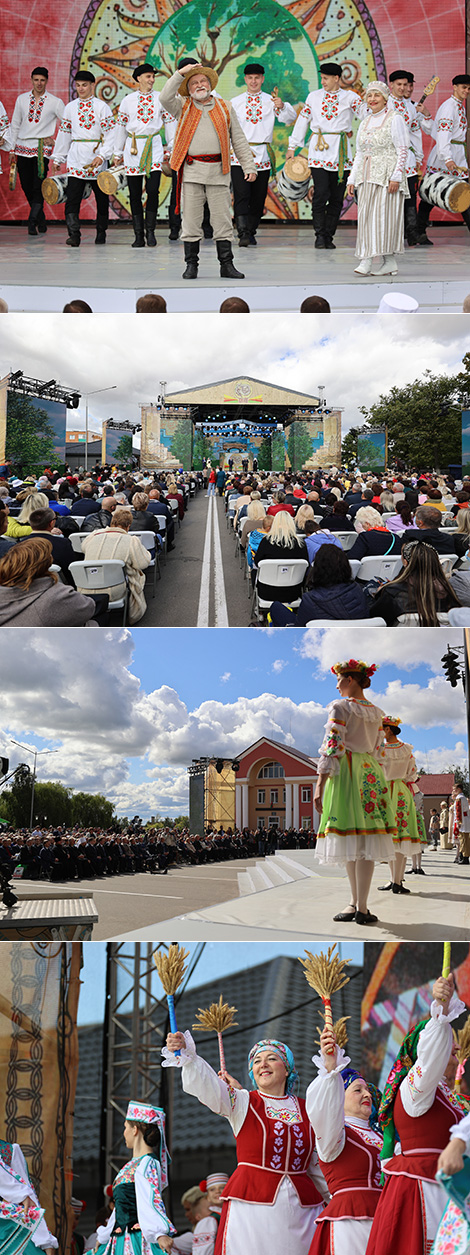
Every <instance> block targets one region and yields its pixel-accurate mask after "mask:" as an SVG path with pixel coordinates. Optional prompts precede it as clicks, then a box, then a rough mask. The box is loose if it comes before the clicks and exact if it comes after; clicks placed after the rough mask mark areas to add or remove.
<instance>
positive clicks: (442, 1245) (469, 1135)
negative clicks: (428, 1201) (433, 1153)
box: [432, 1114, 470, 1255]
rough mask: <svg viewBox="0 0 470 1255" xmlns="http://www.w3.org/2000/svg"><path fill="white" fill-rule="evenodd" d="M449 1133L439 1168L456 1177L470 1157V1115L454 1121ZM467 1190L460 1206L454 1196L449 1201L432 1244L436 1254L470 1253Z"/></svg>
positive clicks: (440, 1170) (434, 1254) (449, 1175)
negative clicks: (448, 1140) (458, 1122)
mask: <svg viewBox="0 0 470 1255" xmlns="http://www.w3.org/2000/svg"><path fill="white" fill-rule="evenodd" d="M449 1132H450V1142H449V1144H448V1145H447V1146H446V1148H445V1150H443V1151H442V1154H441V1155H440V1156H439V1160H438V1164H437V1167H438V1171H439V1172H443V1173H444V1174H445V1176H447V1177H453V1176H455V1175H456V1173H457V1172H462V1171H463V1169H464V1167H465V1160H464V1156H465V1158H466V1159H468V1158H470V1114H469V1115H466V1116H464V1118H463V1120H461V1121H460V1124H454V1125H453V1126H452V1128H451V1129H449ZM466 1189H467V1187H466V1186H465V1188H464V1189H462V1190H461V1200H462V1206H461V1207H460V1206H459V1205H458V1204H457V1202H456V1201H455V1199H454V1198H451V1199H450V1200H449V1202H448V1203H447V1207H446V1209H445V1212H444V1215H443V1216H442V1219H441V1222H440V1225H439V1228H438V1230H437V1234H436V1238H435V1240H434V1243H433V1248H432V1252H433V1255H470V1215H469V1210H468V1203H467V1200H466V1198H465V1193H466ZM464 1198H465V1201H464Z"/></svg>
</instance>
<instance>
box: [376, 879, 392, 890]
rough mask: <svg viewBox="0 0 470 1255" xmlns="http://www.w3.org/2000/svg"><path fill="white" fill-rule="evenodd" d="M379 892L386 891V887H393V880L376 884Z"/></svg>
mask: <svg viewBox="0 0 470 1255" xmlns="http://www.w3.org/2000/svg"><path fill="white" fill-rule="evenodd" d="M377 888H378V889H379V891H380V892H381V893H386V892H387V890H388V889H393V881H391V880H390V881H389V883H388V885H377Z"/></svg>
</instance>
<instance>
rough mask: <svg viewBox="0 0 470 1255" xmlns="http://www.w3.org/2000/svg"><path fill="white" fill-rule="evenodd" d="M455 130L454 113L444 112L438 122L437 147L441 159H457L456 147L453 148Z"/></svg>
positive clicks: (445, 160)
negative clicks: (452, 141) (452, 140)
mask: <svg viewBox="0 0 470 1255" xmlns="http://www.w3.org/2000/svg"><path fill="white" fill-rule="evenodd" d="M453 131H454V119H453V117H452V114H447V115H446V114H443V115H442V116H441V117H440V118H439V121H438V123H437V134H436V147H437V152H438V156H439V158H440V160H441V161H444V162H445V163H447V162H448V161H454V160H455V149H454V150H452V145H451V139H452V136H453Z"/></svg>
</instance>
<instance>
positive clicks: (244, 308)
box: [219, 296, 250, 314]
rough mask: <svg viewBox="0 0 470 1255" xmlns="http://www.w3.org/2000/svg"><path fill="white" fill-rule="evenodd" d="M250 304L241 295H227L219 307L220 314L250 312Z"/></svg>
mask: <svg viewBox="0 0 470 1255" xmlns="http://www.w3.org/2000/svg"><path fill="white" fill-rule="evenodd" d="M249 312H250V306H249V305H247V303H246V301H244V300H243V298H242V297H241V296H227V297H226V298H225V301H222V304H221V306H220V308H219V314H249Z"/></svg>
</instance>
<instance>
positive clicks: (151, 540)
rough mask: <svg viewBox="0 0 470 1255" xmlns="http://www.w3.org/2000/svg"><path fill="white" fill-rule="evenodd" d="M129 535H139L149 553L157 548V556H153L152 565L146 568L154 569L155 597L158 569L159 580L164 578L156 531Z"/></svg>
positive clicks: (147, 569) (148, 569) (130, 533)
mask: <svg viewBox="0 0 470 1255" xmlns="http://www.w3.org/2000/svg"><path fill="white" fill-rule="evenodd" d="M129 536H138V537H139V540H140V542H141V544H142V545H143V546H144V549H148V551H149V553H151V552H152V549H154V550H155V557H154V558H152V561H151V562H150V565H149V566H148V567H147V568H146V571H153V593H152V596H153V597H155V592H156V588H157V571H158V578H159V580H161V578H162V573H161V570H160V559H159V555H158V548H157V537H156V535H155V532H129Z"/></svg>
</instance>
